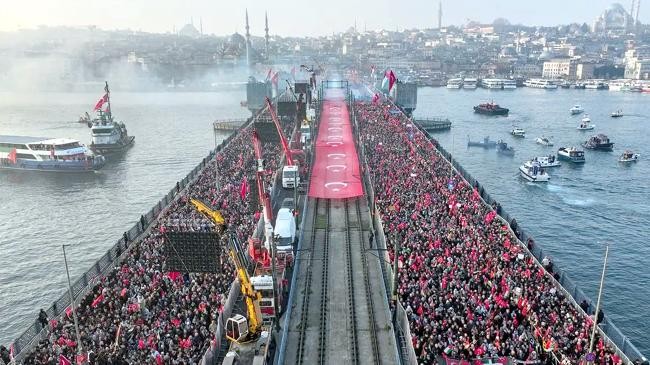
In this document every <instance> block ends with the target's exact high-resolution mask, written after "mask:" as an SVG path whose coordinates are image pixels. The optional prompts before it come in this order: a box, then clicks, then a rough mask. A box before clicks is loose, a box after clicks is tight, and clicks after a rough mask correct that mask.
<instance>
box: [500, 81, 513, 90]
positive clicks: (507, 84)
mask: <svg viewBox="0 0 650 365" xmlns="http://www.w3.org/2000/svg"><path fill="white" fill-rule="evenodd" d="M502 81H503V90H514V89H516V88H517V81H515V80H510V79H503V80H502Z"/></svg>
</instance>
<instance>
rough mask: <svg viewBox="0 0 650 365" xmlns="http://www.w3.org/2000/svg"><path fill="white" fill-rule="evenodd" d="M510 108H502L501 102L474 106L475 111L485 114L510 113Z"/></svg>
mask: <svg viewBox="0 0 650 365" xmlns="http://www.w3.org/2000/svg"><path fill="white" fill-rule="evenodd" d="M509 112H510V109H508V108H502V107H500V106H499V104H495V103H494V102H491V103H483V104H479V105H477V106H475V107H474V113H478V114H485V115H508V113H509Z"/></svg>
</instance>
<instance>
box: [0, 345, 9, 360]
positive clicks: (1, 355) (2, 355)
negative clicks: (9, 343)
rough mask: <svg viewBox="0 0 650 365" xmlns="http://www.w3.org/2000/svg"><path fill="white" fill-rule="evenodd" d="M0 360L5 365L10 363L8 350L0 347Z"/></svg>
mask: <svg viewBox="0 0 650 365" xmlns="http://www.w3.org/2000/svg"><path fill="white" fill-rule="evenodd" d="M0 359H2V361H4V363H5V364H8V363H9V362H10V361H11V356H10V354H9V350H7V348H6V347H4V346H0Z"/></svg>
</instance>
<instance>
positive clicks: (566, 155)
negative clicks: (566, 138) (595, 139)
mask: <svg viewBox="0 0 650 365" xmlns="http://www.w3.org/2000/svg"><path fill="white" fill-rule="evenodd" d="M557 158H558V159H559V160H565V161H569V162H573V163H584V162H585V151H582V150H579V149H577V148H576V147H561V148H560V149H559V150H557Z"/></svg>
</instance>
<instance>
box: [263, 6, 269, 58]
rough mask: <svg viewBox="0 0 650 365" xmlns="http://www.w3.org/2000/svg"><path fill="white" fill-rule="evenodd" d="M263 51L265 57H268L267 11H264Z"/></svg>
mask: <svg viewBox="0 0 650 365" xmlns="http://www.w3.org/2000/svg"><path fill="white" fill-rule="evenodd" d="M264 53H265V54H266V59H267V60H268V59H269V58H270V57H269V15H268V13H267V12H264Z"/></svg>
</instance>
